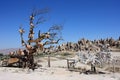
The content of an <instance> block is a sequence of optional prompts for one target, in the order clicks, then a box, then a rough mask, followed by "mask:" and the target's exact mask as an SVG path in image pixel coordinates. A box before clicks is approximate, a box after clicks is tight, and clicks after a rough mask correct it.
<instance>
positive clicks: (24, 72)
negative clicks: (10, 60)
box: [0, 54, 120, 80]
mask: <svg viewBox="0 0 120 80" xmlns="http://www.w3.org/2000/svg"><path fill="white" fill-rule="evenodd" d="M117 55H118V54H117ZM40 64H41V65H42V67H39V68H38V69H35V71H32V70H28V69H21V68H10V67H0V80H120V73H111V72H108V73H106V74H89V75H86V74H83V73H82V74H80V72H73V71H68V69H67V62H66V60H59V59H54V58H53V61H51V67H50V68H49V67H47V61H44V62H41V63H40ZM78 65H79V66H81V67H86V68H87V69H89V68H90V67H89V66H86V65H84V64H78Z"/></svg>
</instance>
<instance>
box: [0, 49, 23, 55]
mask: <svg viewBox="0 0 120 80" xmlns="http://www.w3.org/2000/svg"><path fill="white" fill-rule="evenodd" d="M18 49H21V48H8V49H0V53H3V54H8V53H9V52H11V51H17V50H18Z"/></svg>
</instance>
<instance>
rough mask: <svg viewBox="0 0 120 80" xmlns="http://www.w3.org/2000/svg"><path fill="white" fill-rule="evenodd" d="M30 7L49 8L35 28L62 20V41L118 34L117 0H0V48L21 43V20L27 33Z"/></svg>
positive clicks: (119, 22)
mask: <svg viewBox="0 0 120 80" xmlns="http://www.w3.org/2000/svg"><path fill="white" fill-rule="evenodd" d="M33 8H36V9H42V8H49V9H50V12H49V13H48V14H46V16H47V21H46V22H45V23H44V24H40V25H39V26H38V27H37V28H36V31H37V30H39V29H40V30H41V31H42V32H44V31H47V29H49V27H51V26H52V25H53V24H62V25H64V28H63V31H62V35H63V38H64V41H62V42H67V41H69V42H70V41H71V42H76V41H78V40H79V39H80V38H83V37H84V38H87V39H90V40H93V39H100V38H107V37H113V38H115V39H117V38H118V37H119V36H120V31H119V30H120V1H119V0H0V49H3V48H16V47H21V43H20V35H19V33H18V29H19V26H20V25H21V24H22V26H23V28H24V29H25V30H26V33H25V35H24V37H27V34H28V33H27V32H28V29H29V15H30V14H31V12H32V9H33ZM36 35H37V32H36Z"/></svg>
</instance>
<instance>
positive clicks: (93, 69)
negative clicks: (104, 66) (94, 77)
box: [91, 64, 96, 73]
mask: <svg viewBox="0 0 120 80" xmlns="http://www.w3.org/2000/svg"><path fill="white" fill-rule="evenodd" d="M91 71H92V72H94V73H96V67H95V66H94V65H93V64H91Z"/></svg>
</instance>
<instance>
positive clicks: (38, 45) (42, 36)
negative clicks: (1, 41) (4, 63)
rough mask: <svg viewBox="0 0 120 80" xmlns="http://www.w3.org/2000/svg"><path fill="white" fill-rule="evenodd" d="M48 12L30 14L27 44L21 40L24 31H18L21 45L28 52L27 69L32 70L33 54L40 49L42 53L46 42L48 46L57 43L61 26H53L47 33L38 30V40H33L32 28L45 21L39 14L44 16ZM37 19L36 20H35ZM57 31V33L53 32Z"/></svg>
mask: <svg viewBox="0 0 120 80" xmlns="http://www.w3.org/2000/svg"><path fill="white" fill-rule="evenodd" d="M47 12H48V9H43V10H34V11H33V12H32V14H31V15H30V17H29V18H30V19H29V26H30V27H29V33H28V40H27V42H25V40H24V39H23V33H24V32H25V30H24V29H22V28H20V29H19V33H20V37H21V44H22V45H23V46H25V48H26V49H27V50H28V52H29V55H28V59H27V63H28V67H29V68H32V69H33V70H34V53H36V52H37V49H40V50H41V51H43V48H44V46H45V45H48V43H47V42H48V41H50V42H49V44H57V43H58V42H59V40H61V39H59V38H58V36H57V35H58V32H60V30H61V26H59V25H54V26H52V27H50V29H48V31H47V32H45V33H40V30H39V32H38V38H36V39H35V38H34V34H35V32H34V28H35V27H36V26H37V25H38V24H40V23H43V22H44V21H46V20H45V19H44V17H43V16H39V15H40V14H45V13H47ZM36 17H37V20H35V19H36ZM55 31H57V32H55ZM56 37H57V38H58V40H57V41H56V40H55V38H56ZM43 40H48V41H46V42H45V43H44V42H42V41H43ZM32 43H35V44H34V45H32Z"/></svg>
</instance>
